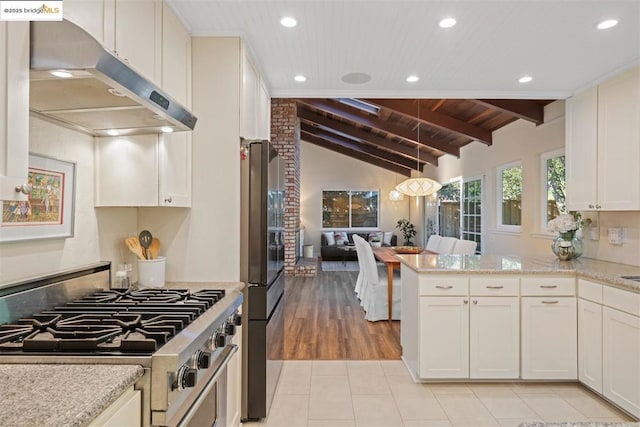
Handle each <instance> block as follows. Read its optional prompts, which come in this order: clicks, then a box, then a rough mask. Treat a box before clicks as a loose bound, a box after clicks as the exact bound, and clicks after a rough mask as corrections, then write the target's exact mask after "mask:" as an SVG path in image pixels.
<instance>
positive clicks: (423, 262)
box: [396, 254, 640, 293]
mask: <svg viewBox="0 0 640 427" xmlns="http://www.w3.org/2000/svg"><path fill="white" fill-rule="evenodd" d="M396 256H397V257H398V259H400V261H401V262H402V263H403V264H405V265H406V266H407V267H409V268H411V269H412V270H414V271H417V272H419V273H460V274H494V273H501V274H505V273H506V274H568V275H575V274H577V275H578V276H579V277H584V278H588V279H594V280H599V281H602V282H605V283H607V284H609V285H612V286H615V287H617V288H620V289H625V290H628V291H631V292H636V293H640V282H635V281H633V280H628V279H622V278H621V277H620V276H640V267H636V266H633V265H626V264H617V263H613V262H607V261H599V260H595V259H591V258H584V257H582V258H577V259H574V260H571V261H560V260H559V259H558V258H556V257H555V256H553V255H550V256H514V255H429V254H419V255H396Z"/></svg>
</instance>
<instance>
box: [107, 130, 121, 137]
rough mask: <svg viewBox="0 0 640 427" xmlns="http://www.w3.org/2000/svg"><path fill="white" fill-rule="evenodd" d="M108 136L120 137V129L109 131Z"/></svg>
mask: <svg viewBox="0 0 640 427" xmlns="http://www.w3.org/2000/svg"><path fill="white" fill-rule="evenodd" d="M107 134H108V135H111V136H118V135H120V132H119V131H118V129H109V130H108V131H107Z"/></svg>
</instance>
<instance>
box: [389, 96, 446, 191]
mask: <svg viewBox="0 0 640 427" xmlns="http://www.w3.org/2000/svg"><path fill="white" fill-rule="evenodd" d="M417 130H418V145H417V149H418V160H417V161H418V168H417V169H418V172H420V173H421V174H422V168H420V100H418V126H417ZM441 188H442V185H441V184H440V183H439V182H437V181H434V180H433V179H431V178H424V177H420V178H409V179H406V180H404V181H402V182H401V183H400V184H398V185H396V190H398V191H399V192H400V193H402V194H406V195H407V196H413V197H417V196H428V195H429V194H433V193H435V192H437V191H438V190H440V189H441ZM389 197H391V195H389Z"/></svg>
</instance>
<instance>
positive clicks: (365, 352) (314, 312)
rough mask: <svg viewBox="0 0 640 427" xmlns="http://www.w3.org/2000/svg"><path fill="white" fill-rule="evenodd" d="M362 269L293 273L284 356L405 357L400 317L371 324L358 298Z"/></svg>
mask: <svg viewBox="0 0 640 427" xmlns="http://www.w3.org/2000/svg"><path fill="white" fill-rule="evenodd" d="M357 277H358V273H357V272H353V271H331V272H324V271H318V275H317V276H316V277H314V278H302V277H288V278H287V279H286V288H285V306H284V316H285V319H284V322H285V336H284V359H326V360H329V359H341V360H345V359H346V360H367V359H376V360H380V359H400V354H401V351H400V321H393V322H387V321H378V322H369V321H367V320H365V319H364V311H363V310H362V307H360V302H359V301H358V299H357V298H356V295H355V292H354V290H353V289H354V286H355V283H356V278H357Z"/></svg>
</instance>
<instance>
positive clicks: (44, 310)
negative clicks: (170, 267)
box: [0, 263, 243, 426]
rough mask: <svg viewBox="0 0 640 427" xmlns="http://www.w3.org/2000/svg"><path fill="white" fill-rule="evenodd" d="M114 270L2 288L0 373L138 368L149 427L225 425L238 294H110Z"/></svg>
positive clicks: (117, 291) (213, 291)
mask: <svg viewBox="0 0 640 427" xmlns="http://www.w3.org/2000/svg"><path fill="white" fill-rule="evenodd" d="M109 283H110V264H109V263H101V264H99V265H94V266H90V267H88V268H82V269H76V270H73V271H67V272H64V273H61V274H57V275H52V276H49V277H44V278H38V279H35V280H29V281H25V282H20V283H14V284H11V285H3V287H2V288H0V305H3V306H5V307H7V308H8V310H7V311H6V313H7V314H0V363H87V364H89V363H91V364H139V365H142V366H143V367H144V368H145V374H144V376H143V377H142V378H141V379H140V380H139V381H138V382H137V383H136V385H135V388H136V389H139V390H141V391H142V400H143V408H142V411H143V412H142V415H143V424H144V425H159V426H174V425H218V426H224V425H225V422H226V420H225V410H224V409H225V408H224V407H223V406H224V405H223V403H224V399H225V396H224V395H225V390H224V388H225V387H226V366H227V364H228V362H229V360H230V359H231V358H232V357H233V356H234V354H235V353H236V351H237V346H236V345H234V344H231V342H230V341H231V337H233V335H234V334H235V333H236V327H237V326H238V325H240V324H241V321H242V318H241V316H240V314H239V313H238V309H239V307H240V306H241V304H242V301H243V296H242V293H241V292H239V291H237V290H228V289H227V290H224V289H218V290H217V289H203V290H198V291H190V290H187V289H143V290H121V289H109Z"/></svg>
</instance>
